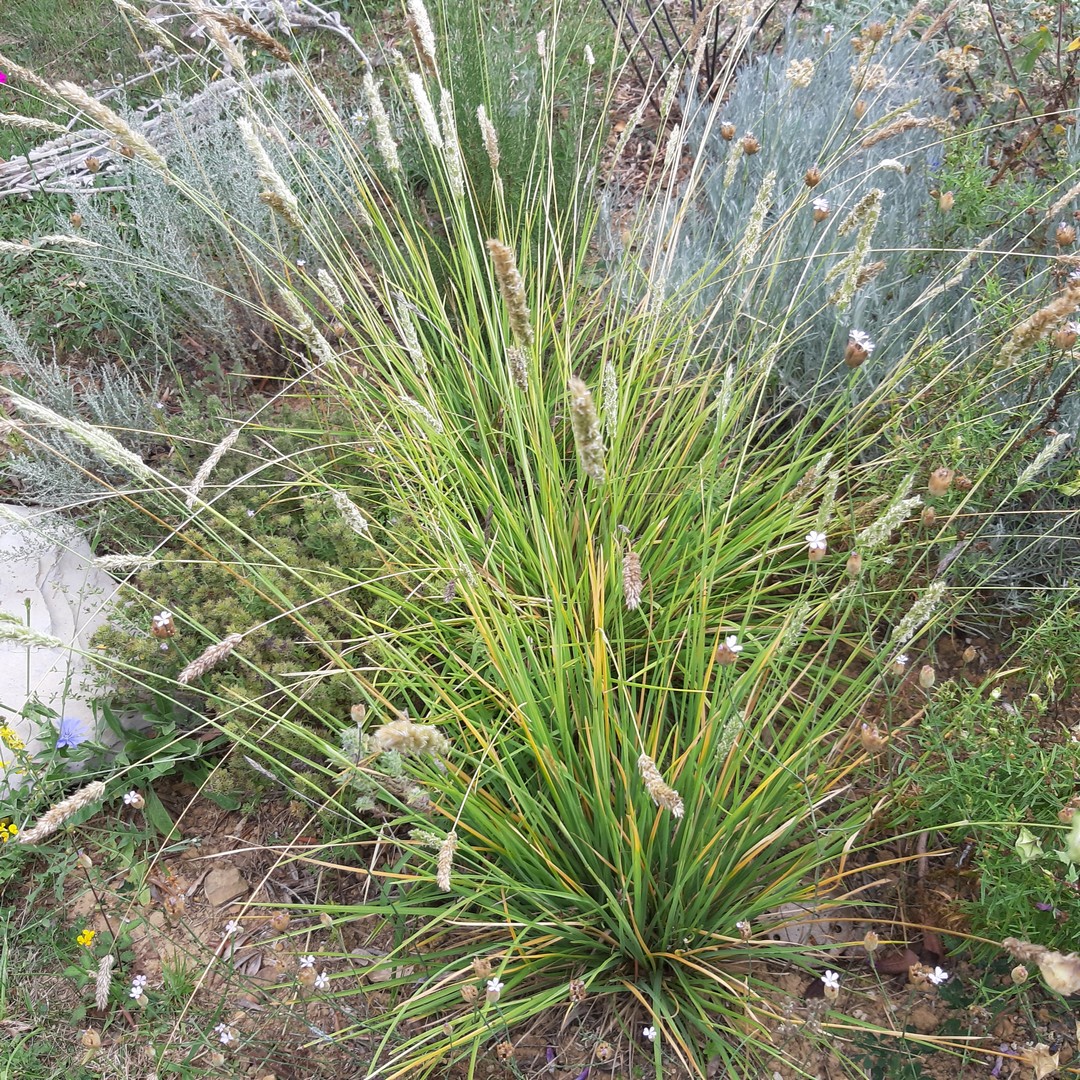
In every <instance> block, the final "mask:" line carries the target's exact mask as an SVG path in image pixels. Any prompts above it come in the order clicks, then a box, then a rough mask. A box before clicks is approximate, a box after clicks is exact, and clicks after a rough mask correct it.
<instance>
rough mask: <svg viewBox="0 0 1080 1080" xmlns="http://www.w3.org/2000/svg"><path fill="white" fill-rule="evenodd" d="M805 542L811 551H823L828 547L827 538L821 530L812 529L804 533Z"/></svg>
mask: <svg viewBox="0 0 1080 1080" xmlns="http://www.w3.org/2000/svg"><path fill="white" fill-rule="evenodd" d="M806 543H807V546H808V547H809V548H810V550H811V551H824V550H825V548H826V547H828V540H827V538H826V536H825V534H824V533H823V532H818V531H817V530H814V531H813V532H808V533H807V534H806Z"/></svg>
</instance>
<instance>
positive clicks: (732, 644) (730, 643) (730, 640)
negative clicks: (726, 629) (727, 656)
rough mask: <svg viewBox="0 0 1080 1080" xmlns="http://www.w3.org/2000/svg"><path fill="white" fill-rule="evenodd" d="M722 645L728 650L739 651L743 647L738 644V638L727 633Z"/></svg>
mask: <svg viewBox="0 0 1080 1080" xmlns="http://www.w3.org/2000/svg"><path fill="white" fill-rule="evenodd" d="M724 645H725V646H726V647H727V650H728V652H733V653H741V652H742V649H743V647H742V646H741V645H740V644H739V639H738V638H737V637H736V636H735V635H734V634H728V636H727V637H726V638H724Z"/></svg>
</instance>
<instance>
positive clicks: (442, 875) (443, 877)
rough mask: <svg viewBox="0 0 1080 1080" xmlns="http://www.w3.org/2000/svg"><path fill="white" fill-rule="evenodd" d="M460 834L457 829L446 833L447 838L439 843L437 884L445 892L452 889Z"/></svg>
mask: <svg viewBox="0 0 1080 1080" xmlns="http://www.w3.org/2000/svg"><path fill="white" fill-rule="evenodd" d="M457 842H458V835H457V830H456V829H451V830H450V831H449V832H448V833H447V834H446V839H445V840H444V841H443V842H442V844H440V845H439V857H438V863H437V870H436V874H435V884H436V885H438V886H439V888H440V889H441V890H442V891H443V892H449V891H450V871H451V870H452V869H453V867H454V852H456V851H457Z"/></svg>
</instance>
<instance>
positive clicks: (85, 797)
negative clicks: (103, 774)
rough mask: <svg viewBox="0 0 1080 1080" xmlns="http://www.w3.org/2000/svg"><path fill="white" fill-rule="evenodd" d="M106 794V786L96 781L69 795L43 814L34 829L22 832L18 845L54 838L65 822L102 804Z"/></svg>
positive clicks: (17, 841) (17, 838)
mask: <svg viewBox="0 0 1080 1080" xmlns="http://www.w3.org/2000/svg"><path fill="white" fill-rule="evenodd" d="M104 794H105V785H104V784H103V783H102V782H101V781H100V780H94V781H93V782H92V783H90V784H87V785H86V786H85V787H81V788H79V790H78V791H76V792H75V794H74V795H69V796H68V797H67V798H66V799H64V800H62V801H61V802H58V803H57V804H56V805H55V806H53V807H51V808H50V809H48V810H47V811H46V812H45V813H44V814H42V816H41V817H40V818H38V820H37V822H36V824H35V825H34V827H33V828H31V829H27V830H26V831H25V832H20V833H19V835H18V836H17V837H16V838H15V840H16V843H19V844H39V843H41V841H42V840H45V839H47V838H48V837H50V836H52V834H53V833H54V832H56V830H57V829H59V828H60V826H61V825H63V824H64V822H65V821H68V820H69V819H71V818H73V817H74V816H75V815H76V814H77V813H78V812H79V811H80V810H84V809H86V807H88V806H92V805H93V804H94V803H96V802H100V801H101V799H102V796H103V795H104Z"/></svg>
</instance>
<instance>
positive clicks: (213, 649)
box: [176, 634, 244, 685]
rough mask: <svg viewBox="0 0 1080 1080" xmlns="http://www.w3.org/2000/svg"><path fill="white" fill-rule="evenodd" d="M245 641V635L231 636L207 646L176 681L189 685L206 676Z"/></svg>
mask: <svg viewBox="0 0 1080 1080" xmlns="http://www.w3.org/2000/svg"><path fill="white" fill-rule="evenodd" d="M243 640H244V635H243V634H229V636H228V637H225V638H222V639H221V641H219V642H217V643H216V644H214V645H209V646H207V648H205V649H204V650H203V651H202V652H201V653H200V654H199V655H198V656H197V657H195V659H194V660H192V661H191V663H190V664H188V666H187V667H186V668H184V670H183V671H181V672H180V674H179V675H177V676H176V681H177V682H179V683H184V684H185V685H187V684H188V683H190V682H192V681H193V680H195V679H197V678H198V677H199V676H200V675H205V674H206V673H207V672H208V671H211V670H212V669H213V668H216V667H217V666H218V664H220V663H221V662H222V660H224V659H225V657H226V656H228V655H229V653H231V652H232V651H233V649H235V648H236V646H237V645H239V644H240V642H241V641H243Z"/></svg>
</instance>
